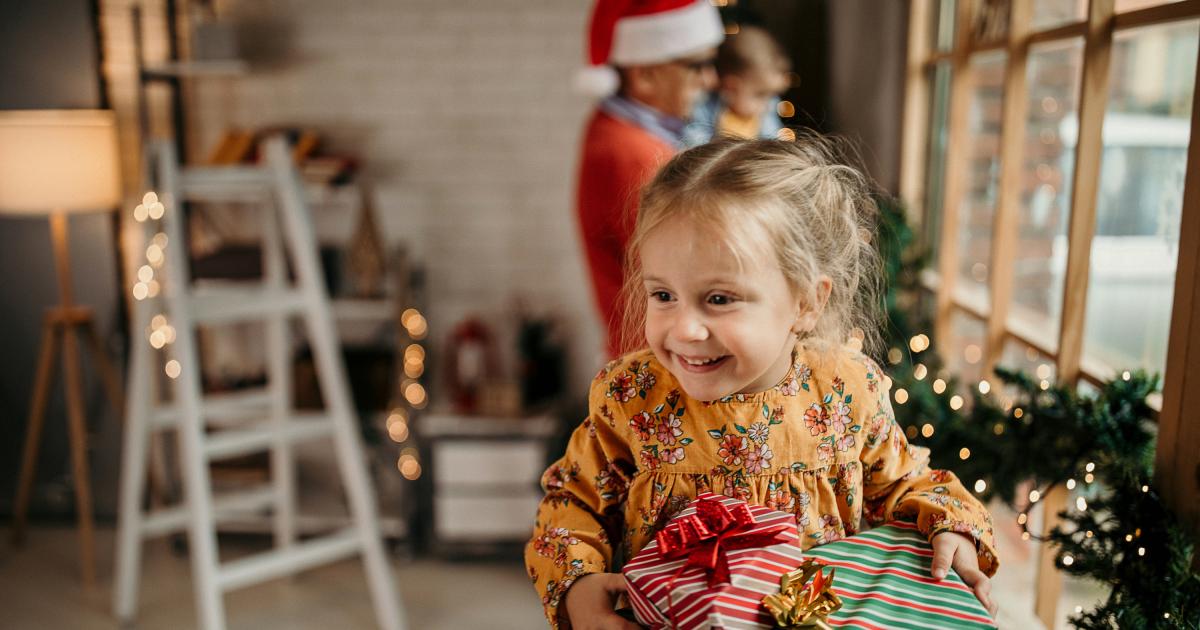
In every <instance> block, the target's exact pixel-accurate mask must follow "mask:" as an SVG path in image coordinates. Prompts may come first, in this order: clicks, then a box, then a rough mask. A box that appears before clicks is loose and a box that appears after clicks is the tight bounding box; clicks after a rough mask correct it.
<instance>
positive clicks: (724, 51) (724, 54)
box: [716, 25, 792, 76]
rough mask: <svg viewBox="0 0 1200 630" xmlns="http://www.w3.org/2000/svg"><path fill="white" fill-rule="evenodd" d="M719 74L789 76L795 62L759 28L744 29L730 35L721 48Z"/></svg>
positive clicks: (718, 60)
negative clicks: (759, 73) (756, 73)
mask: <svg viewBox="0 0 1200 630" xmlns="http://www.w3.org/2000/svg"><path fill="white" fill-rule="evenodd" d="M716 68H717V74H718V75H720V76H726V75H731V74H732V75H746V74H749V73H752V72H762V73H771V72H779V73H780V74H787V73H788V72H791V70H792V62H791V60H790V59H788V56H787V53H785V52H784V51H783V47H782V46H780V45H779V42H777V41H775V39H774V38H773V37H771V34H770V33H768V32H767V31H766V30H765V29H763V28H760V27H758V26H750V25H744V26H742V27H741V29H740V30H739V31H738V32H737V34H736V35H728V36H726V37H725V41H724V42H722V43H721V45H720V46H719V47H718V48H717V59H716Z"/></svg>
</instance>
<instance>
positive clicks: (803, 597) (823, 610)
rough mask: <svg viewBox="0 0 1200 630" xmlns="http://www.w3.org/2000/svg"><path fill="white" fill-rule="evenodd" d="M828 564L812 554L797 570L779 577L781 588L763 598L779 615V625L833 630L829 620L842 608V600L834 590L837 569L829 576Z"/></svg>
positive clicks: (769, 607) (764, 602)
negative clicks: (830, 629)
mask: <svg viewBox="0 0 1200 630" xmlns="http://www.w3.org/2000/svg"><path fill="white" fill-rule="evenodd" d="M823 568H824V565H822V564H821V563H819V562H817V561H816V560H813V559H811V558H809V559H808V560H805V561H804V564H802V565H800V567H799V568H798V569H796V570H795V571H791V572H788V573H784V574H783V576H781V577H780V578H779V592H778V593H772V594H771V595H767V596H766V597H764V598H763V600H762V601H763V605H764V606H766V607H767V610H769V611H771V615H772V616H773V617H775V625H776V626H777V627H779V628H786V629H788V630H795V629H800V628H806V629H807V628H819V629H821V630H829V626H828V625H827V624H826V623H825V620H826V619H827V618H829V615H832V614H833V613H834V612H836V611H837V610H838V609H839V608H841V607H842V600H841V598H840V597H838V595H837V593H834V592H833V573H834V571H836V569H830V570H829V575H828V576H826V575H825V573H824V572H823V571H822V569H823Z"/></svg>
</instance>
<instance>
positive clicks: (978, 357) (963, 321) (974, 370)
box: [942, 309, 986, 402]
mask: <svg viewBox="0 0 1200 630" xmlns="http://www.w3.org/2000/svg"><path fill="white" fill-rule="evenodd" d="M985 334H986V328H985V326H984V323H983V322H981V321H979V320H978V319H975V318H974V317H972V316H970V315H967V314H965V313H963V312H962V311H959V310H957V309H956V310H955V311H954V312H953V314H951V316H950V339H949V340H948V344H945V345H943V346H942V351H943V356H944V357H945V358H946V373H947V374H949V375H951V376H954V377H957V378H958V383H959V390H958V392H956V393H958V394H961V395H962V396H963V398H964V399H965V400H966V401H967V402H969V401H971V400H973V398H972V397H971V396H970V393H969V392H970V391H971V390H972V389H974V388H975V387H976V386H977V385H978V384H979V379H981V378H983V338H984V335H985Z"/></svg>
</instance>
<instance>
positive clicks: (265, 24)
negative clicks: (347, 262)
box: [189, 0, 601, 392]
mask: <svg viewBox="0 0 1200 630" xmlns="http://www.w3.org/2000/svg"><path fill="white" fill-rule="evenodd" d="M589 5H590V3H589V2H586V1H584V0H521V1H517V0H354V1H352V2H334V1H331V0H267V1H258V0H256V1H253V2H251V1H248V0H243V1H240V2H223V3H219V13H220V14H221V15H222V16H223V17H228V18H230V19H232V20H234V21H235V22H238V23H239V24H242V25H249V26H252V27H253V31H254V32H255V33H256V34H257V35H256V36H257V37H259V38H260V39H257V40H256V41H255V42H254V45H255V48H259V47H262V48H283V49H285V50H286V51H287V54H286V56H285V57H283V58H282V59H278V60H275V61H272V62H270V63H267V62H264V63H260V64H257V65H256V66H254V67H253V69H252V71H251V72H250V74H249V75H248V76H246V77H241V78H237V79H212V80H200V81H198V82H196V84H195V89H194V92H193V101H192V103H191V104H190V106H189V116H190V123H191V125H192V129H191V141H192V146H193V150H194V151H197V152H198V153H199V154H201V155H202V154H204V153H206V152H207V151H208V150H209V149H210V148H211V147H212V145H213V144H214V142H215V141H216V138H217V137H219V134H220V132H221V130H223V129H225V128H227V127H231V126H236V127H243V128H257V127H262V126H268V125H281V124H287V125H301V126H311V127H314V128H317V129H319V130H320V131H321V132H322V133H323V134H324V136H325V138H326V140H327V143H328V144H329V145H331V146H332V147H333V148H335V149H340V150H345V151H347V152H352V153H355V154H358V155H360V156H361V157H362V159H363V162H364V166H365V174H366V175H367V176H368V177H369V179H370V181H371V182H372V183H373V184H372V185H373V188H374V191H375V195H376V209H377V211H378V213H379V218H380V221H381V223H382V225H383V229H384V231H385V233H386V235H387V236H388V238H390V239H399V240H403V241H405V242H406V243H407V244H408V246H409V247H410V250H411V251H413V252H414V253H415V254H416V256H417V257H418V258H419V259H420V260H421V261H422V262H423V263H424V264H425V266H426V268H427V269H428V280H429V290H428V306H429V309H428V310H429V312H428V316H429V319H430V322H431V343H432V344H433V345H434V346H435V350H436V347H437V346H438V345H440V343H441V341H442V340H443V339H444V337H445V335H446V332H447V330H448V329H449V328H450V327H451V326H452V325H453V324H454V323H455V322H457V321H459V320H460V319H461V318H462V317H463V316H465V315H467V314H470V313H477V314H480V315H482V316H484V317H486V318H487V319H488V320H490V321H492V322H494V323H495V325H496V327H498V328H500V332H502V333H504V335H505V336H504V337H502V339H503V341H504V345H505V346H506V348H505V350H506V351H507V352H508V353H509V355H508V356H510V357H511V354H512V351H511V346H512V345H513V341H512V339H513V337H512V334H511V333H512V330H513V329H512V326H513V324H514V323H515V318H514V316H513V309H512V307H513V300H514V297H516V296H521V297H523V298H524V299H525V300H526V301H527V303H529V304H531V305H533V306H534V307H535V308H536V309H537V310H539V311H551V312H554V313H557V314H558V315H560V316H561V319H562V321H563V323H564V324H566V332H567V336H568V338H569V343H570V352H571V362H572V370H571V374H570V381H569V382H570V385H571V388H572V390H573V391H576V392H582V391H583V390H584V388H585V387H586V385H587V382H588V379H589V378H590V377H591V375H592V373H593V371H594V369H595V367H596V366H597V364H598V361H599V360H600V357H599V353H600V349H601V333H600V328H599V326H598V324H597V318H596V316H595V314H594V309H593V306H592V300H591V294H590V289H589V288H588V283H587V278H586V274H585V269H584V263H583V257H582V253H581V249H580V245H579V239H578V234H577V228H576V224H575V219H574V201H573V199H574V180H575V168H576V160H577V150H578V148H577V147H578V138H579V135H580V131H581V126H582V124H583V121H584V118H585V116H586V115H587V112H588V109H589V103H588V102H587V101H586V100H585V99H583V98H581V97H579V96H576V95H574V94H572V92H571V90H570V84H571V76H572V73H573V71H574V70H575V69H576V68H577V67H578V66H579V65H580V63H581V62H582V59H583V32H584V24H585V21H586V17H587V12H588V9H589ZM254 61H255V59H254V58H253V57H251V62H252V64H253V63H254Z"/></svg>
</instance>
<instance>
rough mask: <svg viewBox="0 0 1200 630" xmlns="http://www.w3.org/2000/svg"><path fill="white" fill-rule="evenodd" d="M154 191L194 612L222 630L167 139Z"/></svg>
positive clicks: (196, 363)
mask: <svg viewBox="0 0 1200 630" xmlns="http://www.w3.org/2000/svg"><path fill="white" fill-rule="evenodd" d="M152 155H154V156H156V157H157V164H158V177H159V180H158V188H159V190H158V196H159V200H160V201H161V202H162V203H163V205H165V206H166V212H165V213H164V214H163V218H162V227H163V231H164V232H165V233H166V235H167V242H168V246H167V248H166V251H165V255H166V264H165V265H163V269H162V271H163V272H164V276H165V281H166V286H165V287H164V289H163V293H164V296H165V300H164V301H165V303H166V307H167V311H168V312H169V313H170V316H169V318H168V321H170V322H171V325H172V326H174V327H175V342H174V343H172V344H171V345H170V353H169V354H170V355H171V356H172V357H173V358H174V359H175V360H176V361H178V362H179V363H180V366H181V371H180V374H179V376H178V377H177V378H175V379H173V380H174V383H173V385H174V387H173V388H172V389H173V393H174V397H175V405H176V406H177V408H178V409H179V427H178V431H177V435H178V440H179V452H180V454H181V465H182V467H183V482H184V494H185V499H184V500H185V501H186V504H187V507H188V512H189V518H188V549H189V551H190V553H191V557H192V580H193V581H192V585H193V588H194V589H195V591H196V611H197V613H198V614H199V616H200V623H199V625H200V627H201V628H203V629H204V630H221V629H222V628H224V627H225V604H224V602H223V601H222V598H221V591H220V589H219V588H218V586H217V573H216V569H217V533H216V530H215V528H214V527H213V509H212V488H211V482H210V480H209V474H208V472H209V471H208V458H207V457H205V454H204V442H205V434H204V430H205V427H204V421H203V417H202V415H201V405H200V397H201V394H200V392H201V383H200V358H199V356H197V352H196V343H197V342H196V327H195V325H194V322H193V320H192V313H193V310H192V309H193V304H192V302H191V300H190V298H189V295H188V283H189V282H190V274H189V273H188V270H189V269H190V267H189V266H188V257H187V255H186V254H187V246H186V243H187V240H186V239H185V238H184V237H183V233H184V232H183V228H184V226H183V222H184V220H185V217H184V213H183V210H184V208H183V201H184V199H183V196H182V195H181V191H180V187H179V181H178V179H179V178H178V171H179V168H178V164H179V162H178V160H177V158H176V157H175V149H174V146H173V145H172V144H170V143H169V142H160V143H158V144H157V145H156V149H155V151H153V153H152Z"/></svg>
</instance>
